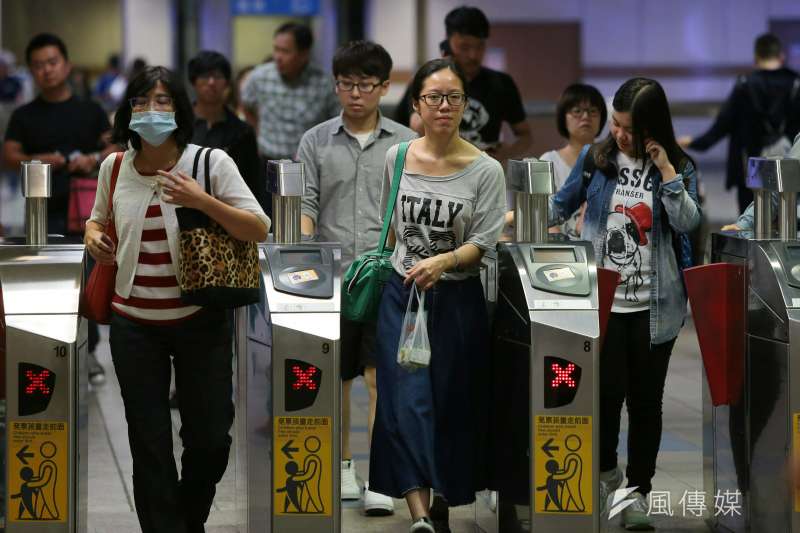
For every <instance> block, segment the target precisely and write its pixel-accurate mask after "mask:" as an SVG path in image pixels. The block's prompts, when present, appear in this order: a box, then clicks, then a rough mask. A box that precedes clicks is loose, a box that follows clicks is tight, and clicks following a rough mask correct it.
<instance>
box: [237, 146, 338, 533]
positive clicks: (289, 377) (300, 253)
mask: <svg viewBox="0 0 800 533" xmlns="http://www.w3.org/2000/svg"><path fill="white" fill-rule="evenodd" d="M267 174H268V188H269V190H270V192H272V195H273V218H274V227H273V229H274V239H272V241H271V242H268V243H266V244H261V245H260V246H259V261H260V264H261V278H262V282H263V288H264V292H263V295H262V296H263V297H262V300H261V302H259V303H258V304H256V305H251V306H249V307H248V308H246V309H244V310H241V311H240V312H237V317H236V325H237V373H238V387H237V394H238V398H237V409H238V413H237V438H236V442H237V445H236V449H237V461H236V465H237V476H236V477H237V480H238V481H237V483H239V486H238V487H237V492H238V500H239V502H240V509H241V514H242V516H241V520H242V522H243V525H244V527H243V528H242V530H243V531H249V532H250V533H262V532H280V533H284V532H285V533H293V532H295V533H317V532H319V533H323V532H324V533H339V531H341V505H340V501H341V499H340V490H341V482H340V475H341V472H340V464H341V450H340V427H339V425H340V413H341V405H340V401H341V380H340V374H339V349H340V340H339V312H340V275H339V263H340V260H341V251H340V248H339V245H338V244H335V243H312V242H308V243H306V242H303V243H300V198H301V196H302V195H303V192H304V179H303V166H302V163H293V162H291V161H269V162H268V166H267Z"/></svg>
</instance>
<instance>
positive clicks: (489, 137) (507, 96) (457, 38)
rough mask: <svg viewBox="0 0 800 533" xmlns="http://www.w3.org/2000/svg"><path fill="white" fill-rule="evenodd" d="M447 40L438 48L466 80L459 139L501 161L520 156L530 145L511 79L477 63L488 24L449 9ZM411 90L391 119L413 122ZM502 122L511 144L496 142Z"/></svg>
mask: <svg viewBox="0 0 800 533" xmlns="http://www.w3.org/2000/svg"><path fill="white" fill-rule="evenodd" d="M444 23H445V30H446V33H447V40H446V41H444V42H442V43H441V44H440V45H439V48H440V50H441V51H442V55H443V56H449V57H452V59H453V61H454V62H455V63H456V65H458V67H459V68H460V69H461V70H462V72H463V73H464V76H466V78H467V86H466V87H465V91H466V93H467V97H468V98H467V104H466V109H464V117H463V118H462V119H461V127H460V130H461V137H463V138H464V139H466V140H468V141H470V142H471V143H472V144H474V145H475V146H477V147H478V148H480V149H481V150H486V151H487V152H488V153H489V155H491V156H492V157H494V158H495V159H497V160H498V161H500V162H501V163H502V162H504V161H506V160H507V159H513V158H518V157H525V156H527V155H529V154H528V148H530V145H531V139H532V138H531V129H530V125H529V124H528V121H527V119H526V115H525V108H524V107H523V105H522V98H521V97H520V94H519V89H517V85H516V84H515V83H514V80H513V79H512V78H511V76H509V75H508V74H506V73H505V72H498V71H496V70H492V69H490V68H486V67H484V66H483V65H482V63H483V56H484V54H485V53H486V39H488V38H489V21H488V19H487V18H486V15H484V14H483V12H482V11H481V10H480V9H478V8H476V7H467V6H462V7H459V8H456V9H453V10H452V11H450V12H449V13H448V14H447V17H445V19H444ZM412 115H413V110H412V109H411V91H410V87H409V89H408V90H406V93H405V94H404V95H403V98H402V100H401V101H400V103H399V104H398V105H397V109H396V111H395V119H396V120H397V121H398V122H400V123H401V124H406V125H408V124H411V123H412ZM503 122H506V123H507V124H508V125H509V126H510V127H511V131H512V132H513V133H514V137H515V139H514V140H513V141H512V142H510V143H504V142H500V130H501V128H502V125H503Z"/></svg>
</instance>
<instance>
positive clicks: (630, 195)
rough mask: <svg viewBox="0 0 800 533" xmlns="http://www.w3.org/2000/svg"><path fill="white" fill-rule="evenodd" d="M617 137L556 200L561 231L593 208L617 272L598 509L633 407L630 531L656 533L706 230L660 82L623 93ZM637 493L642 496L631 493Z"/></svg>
mask: <svg viewBox="0 0 800 533" xmlns="http://www.w3.org/2000/svg"><path fill="white" fill-rule="evenodd" d="M609 126H610V133H609V135H608V137H607V138H606V139H604V140H602V141H600V142H599V143H597V144H593V145H591V146H586V147H584V148H583V150H581V153H580V155H579V157H578V160H577V162H576V163H575V166H574V167H573V169H572V172H571V173H570V175H569V177H568V178H567V182H566V183H565V184H564V186H563V187H561V189H559V191H558V192H557V193H556V194H555V195H553V196H552V197H551V198H550V209H549V213H550V218H551V220H550V222H551V224H561V223H563V222H564V220H566V219H567V218H568V217H569V216H570V215H571V214H572V213H574V212H575V210H576V209H577V208H578V207H579V206H580V205H581V204H582V203H583V202H586V212H585V216H584V223H583V228H582V231H581V237H582V238H583V239H584V240H587V241H590V242H591V243H592V244H593V245H594V254H595V259H596V261H597V265H598V266H603V267H605V268H607V269H611V270H615V271H617V272H618V273H619V276H620V278H619V284H618V286H617V289H616V293H615V294H614V302H613V305H612V308H611V316H610V318H609V320H608V326H607V328H606V333H605V339H604V342H603V346H602V348H601V351H600V445H599V448H600V471H601V472H600V503H601V505H602V506H603V507H605V505H606V501H607V500H606V496H608V495H609V494H611V493H613V492H614V491H615V490H616V489H617V488H618V487H619V486H620V485H621V484H622V482H623V481H624V477H625V476H623V473H622V471H621V470H620V469H619V467H618V466H617V444H618V440H619V429H620V411H621V409H622V404H623V402H624V403H625V404H626V406H627V409H628V420H629V422H628V443H627V444H628V461H627V463H628V464H627V470H626V476H627V478H628V482H627V486H628V487H629V488H630V489H632V492H631V493H630V495H629V496H628V499H629V500H631V501H630V502H628V504H627V507H625V508H624V510H623V511H622V522H623V525H624V527H625V528H626V529H629V530H645V529H651V528H652V527H651V524H650V517H649V516H648V514H647V511H648V504H647V495H648V494H649V493H650V491H651V489H652V479H653V476H654V475H655V471H656V459H657V457H658V448H659V443H660V441H661V416H662V411H661V403H662V399H663V395H664V384H665V382H666V379H667V369H668V367H669V359H670V354H671V353H672V347H673V346H674V344H675V339H676V338H677V336H678V333H679V332H680V330H681V327H682V325H683V321H684V318H685V317H686V291H685V288H684V285H683V281H682V274H681V269H682V268H683V267H685V266H686V265H688V264H689V263H690V261H691V250H690V249H689V247H688V238H687V234H688V233H689V232H691V231H692V230H694V229H695V228H696V227H697V226H698V224H699V223H700V216H701V213H700V205H699V203H698V200H697V173H696V170H695V168H694V164H693V162H692V160H691V158H689V156H687V155H686V153H685V152H684V151H683V150H682V149H681V148H680V146H678V143H677V141H676V140H675V132H674V129H673V127H672V116H671V114H670V110H669V103H668V102H667V96H666V94H665V93H664V89H663V88H662V87H661V85H660V84H659V83H658V82H657V81H655V80H651V79H647V78H632V79H630V80H628V81H626V82H625V83H623V84H622V86H621V87H620V88H619V89H618V90H617V92H616V94H615V95H614V100H613V107H612V109H611V122H610V125H609ZM633 489H635V490H633Z"/></svg>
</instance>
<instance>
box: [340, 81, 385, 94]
mask: <svg viewBox="0 0 800 533" xmlns="http://www.w3.org/2000/svg"><path fill="white" fill-rule="evenodd" d="M381 85H383V82H381V83H371V82H368V81H360V82H358V83H355V82H352V81H350V80H336V88H337V89H339V90H340V91H344V92H346V93H349V92H350V91H352V90H353V89H355V88H356V87H358V92H360V93H363V94H369V93H371V92H372V91H374V90H375V88H376V87H379V86H381Z"/></svg>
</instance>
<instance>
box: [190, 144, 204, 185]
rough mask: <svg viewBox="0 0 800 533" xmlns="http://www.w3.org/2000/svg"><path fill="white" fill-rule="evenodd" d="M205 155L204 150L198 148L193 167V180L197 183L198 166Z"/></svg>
mask: <svg viewBox="0 0 800 533" xmlns="http://www.w3.org/2000/svg"><path fill="white" fill-rule="evenodd" d="M202 153H203V148H202V147H201V148H198V149H197V153H195V154H194V165H192V179H193V180H194V181H197V165H198V164H199V163H200V154H202Z"/></svg>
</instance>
